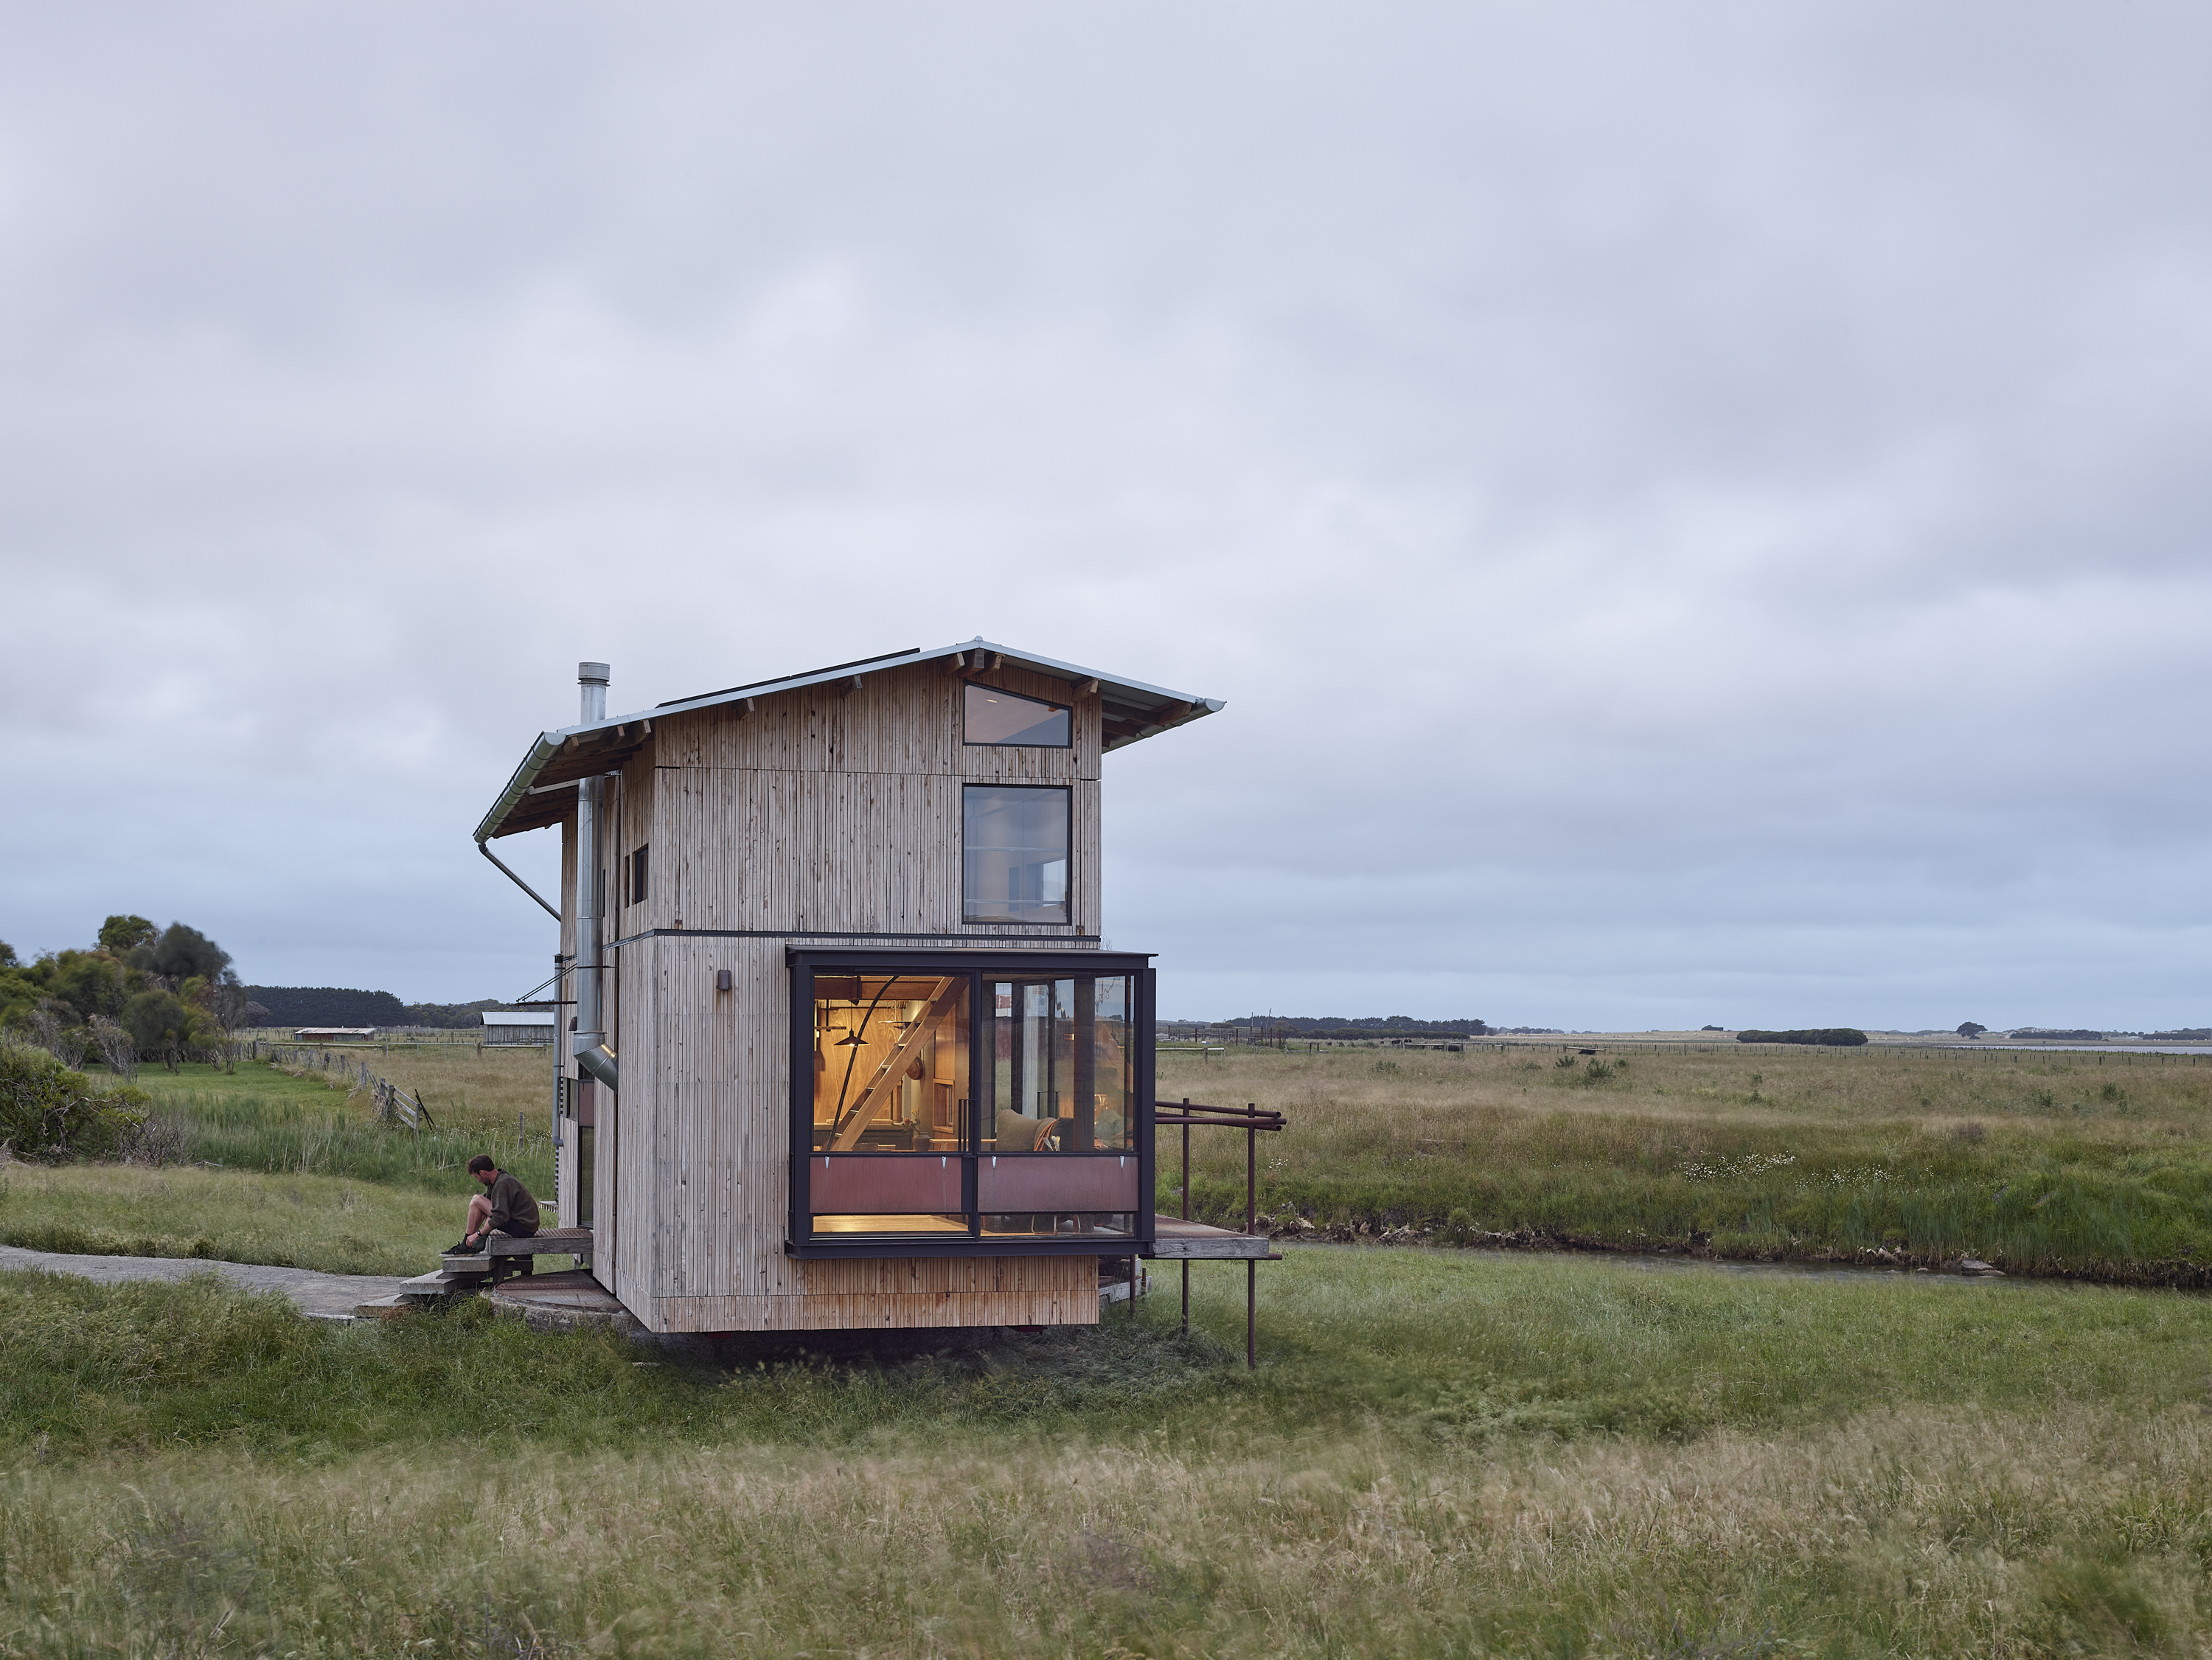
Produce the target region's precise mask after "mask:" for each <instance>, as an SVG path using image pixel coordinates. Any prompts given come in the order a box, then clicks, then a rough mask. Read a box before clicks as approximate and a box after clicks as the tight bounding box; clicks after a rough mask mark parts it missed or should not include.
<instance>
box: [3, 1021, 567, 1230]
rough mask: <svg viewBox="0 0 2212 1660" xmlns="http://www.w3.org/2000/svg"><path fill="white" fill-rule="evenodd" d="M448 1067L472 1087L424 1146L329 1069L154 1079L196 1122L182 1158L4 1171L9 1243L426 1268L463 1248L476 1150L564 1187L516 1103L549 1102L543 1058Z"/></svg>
mask: <svg viewBox="0 0 2212 1660" xmlns="http://www.w3.org/2000/svg"><path fill="white" fill-rule="evenodd" d="M429 1064H431V1065H435V1064H438V1063H437V1062H435V1061H433V1062H431V1063H429ZM449 1064H451V1065H452V1066H453V1068H454V1072H455V1073H456V1074H458V1082H459V1087H456V1088H454V1089H453V1090H451V1091H441V1090H440V1089H438V1088H436V1087H435V1086H434V1087H432V1088H431V1089H430V1091H428V1098H429V1101H430V1103H431V1105H432V1109H433V1111H434V1112H436V1111H437V1110H438V1108H439V1107H440V1106H441V1105H443V1106H444V1107H445V1108H446V1111H445V1112H444V1113H441V1114H440V1115H439V1118H438V1122H439V1128H438V1129H437V1130H435V1132H429V1133H425V1134H422V1135H413V1134H407V1133H405V1132H404V1131H400V1130H397V1129H394V1128H392V1127H390V1126H387V1125H382V1124H379V1123H377V1122H375V1119H374V1113H373V1111H372V1110H371V1106H370V1103H369V1099H368V1096H367V1095H366V1094H365V1093H362V1092H359V1091H354V1092H349V1091H345V1090H343V1089H340V1088H335V1087H332V1086H331V1085H329V1084H327V1083H326V1082H325V1080H324V1079H322V1077H321V1076H319V1074H310V1075H308V1076H306V1077H299V1076H293V1075H289V1074H287V1073H283V1072H280V1071H278V1070H276V1068H274V1067H268V1066H265V1065H258V1064H246V1065H241V1066H240V1067H238V1069H237V1070H236V1071H235V1072H234V1073H226V1072H224V1071H222V1069H221V1068H219V1067H212V1066H205V1065H186V1066H185V1067H182V1068H181V1069H180V1070H179V1071H178V1072H177V1073H168V1072H164V1071H157V1070H155V1069H154V1068H151V1067H149V1068H146V1069H145V1070H143V1071H142V1072H141V1073H140V1074H139V1084H140V1085H141V1087H142V1088H143V1089H144V1090H145V1091H147V1092H148V1093H149V1095H151V1096H152V1097H153V1098H154V1102H155V1111H156V1112H157V1113H159V1114H164V1115H167V1116H170V1117H172V1118H173V1119H175V1120H177V1121H179V1122H180V1124H181V1126H182V1130H183V1134H182V1138H181V1145H180V1146H179V1147H178V1148H177V1149H176V1155H177V1156H176V1159H175V1161H174V1162H172V1163H169V1164H162V1165H159V1166H148V1165H144V1164H71V1165H62V1166H49V1165H38V1164H20V1163H18V1164H9V1165H7V1166H5V1167H4V1168H0V1243H6V1244H11V1245H21V1246H27V1247H28V1248H30V1249H33V1250H59V1251H76V1252H86V1253H92V1254H95V1255H110V1254H112V1255H117V1256H204V1257H210V1258H214V1259H217V1260H221V1261H225V1262H267V1263H275V1264H277V1265H279V1266H283V1267H289V1268H320V1269H324V1270H326V1271H328V1272H331V1273H334V1274H421V1273H424V1272H426V1271H428V1269H430V1268H435V1267H436V1266H437V1260H436V1259H437V1253H438V1251H439V1250H440V1249H441V1247H443V1246H445V1245H447V1244H450V1243H453V1240H454V1239H456V1238H458V1237H459V1234H460V1231H461V1225H462V1223H463V1221H464V1219H465V1215H466V1210H467V1204H468V1198H469V1195H471V1194H472V1193H475V1192H477V1191H479V1190H480V1189H478V1188H477V1185H476V1183H474V1182H473V1181H472V1180H471V1178H470V1177H469V1175H468V1172H467V1168H466V1166H467V1163H468V1160H469V1158H470V1157H471V1155H472V1154H475V1153H477V1152H489V1153H490V1154H492V1156H493V1157H495V1158H497V1159H498V1160H499V1161H500V1163H501V1165H502V1167H504V1168H507V1169H511V1170H513V1171H515V1173H516V1174H517V1175H519V1176H520V1177H521V1178H522V1180H523V1183H524V1184H525V1185H526V1186H527V1187H529V1188H530V1189H531V1190H532V1192H534V1193H538V1194H541V1195H550V1192H551V1189H552V1185H553V1159H552V1148H551V1146H550V1140H549V1137H548V1135H547V1133H546V1128H545V1125H544V1121H543V1119H542V1118H539V1119H538V1120H536V1121H535V1122H532V1123H530V1125H529V1128H530V1130H531V1131H532V1134H528V1135H526V1137H525V1138H523V1140H522V1141H521V1143H520V1146H519V1147H518V1143H517V1137H516V1128H515V1122H514V1118H513V1114H512V1113H511V1112H510V1111H508V1110H507V1097H508V1095H509V1094H511V1093H513V1092H517V1091H519V1087H520V1083H521V1082H526V1081H528V1080H529V1079H534V1080H535V1082H536V1084H537V1085H538V1093H539V1096H540V1097H541V1098H542V1097H543V1095H544V1075H543V1065H544V1057H543V1055H539V1056H538V1058H537V1063H536V1064H535V1065H530V1064H527V1063H526V1059H525V1057H522V1056H518V1055H501V1056H498V1057H496V1058H488V1059H486V1060H485V1061H477V1060H476V1058H475V1056H474V1055H469V1056H468V1058H467V1059H466V1060H462V1059H461V1058H459V1057H455V1058H454V1059H453V1061H451V1062H450V1063H449ZM525 1073H526V1074H527V1077H524V1076H523V1074H525ZM387 1075H389V1074H387Z"/></svg>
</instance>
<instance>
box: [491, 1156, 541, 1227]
mask: <svg viewBox="0 0 2212 1660" xmlns="http://www.w3.org/2000/svg"><path fill="white" fill-rule="evenodd" d="M490 1198H491V1225H492V1226H493V1227H494V1228H495V1229H496V1230H497V1231H500V1232H501V1233H507V1234H513V1236H514V1237H517V1238H519V1239H527V1238H528V1237H530V1236H531V1235H532V1234H533V1233H535V1232H537V1231H538V1201H536V1200H535V1199H532V1197H531V1196H530V1189H528V1188H526V1187H524V1186H523V1185H522V1183H520V1182H518V1181H516V1180H515V1179H514V1177H512V1176H510V1175H508V1174H507V1172H506V1171H501V1172H500V1173H499V1179H498V1180H497V1181H495V1182H494V1183H492V1184H491V1194H490Z"/></svg>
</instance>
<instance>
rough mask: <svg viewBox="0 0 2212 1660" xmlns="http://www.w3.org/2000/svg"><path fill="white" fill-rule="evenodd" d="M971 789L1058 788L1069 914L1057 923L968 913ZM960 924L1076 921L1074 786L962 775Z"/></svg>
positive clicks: (1062, 924) (1008, 925) (997, 925)
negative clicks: (1062, 809) (1063, 825)
mask: <svg viewBox="0 0 2212 1660" xmlns="http://www.w3.org/2000/svg"><path fill="white" fill-rule="evenodd" d="M970 790H1035V791H1037V792H1039V793H1040V794H1042V792H1045V791H1048V790H1057V791H1058V792H1059V793H1060V805H1061V806H1063V807H1065V808H1066V813H1067V829H1066V841H1065V842H1063V843H1062V845H1063V846H1064V847H1065V848H1066V849H1067V880H1066V885H1065V886H1064V887H1063V889H1062V890H1061V899H1060V909H1062V910H1064V911H1065V912H1066V915H1064V916H1062V917H1061V918H1060V920H1059V921H1057V922H1040V921H1022V920H1020V919H1018V918H1014V917H1008V916H970V915H969V914H968V792H969V791H970ZM960 926H961V927H964V928H1024V927H1028V928H1070V927H1075V926H1076V920H1075V786H1074V785H1073V784H1032V783H1030V781H1027V780H1026V779H1012V778H1009V779H993V778H963V780H961V781H960Z"/></svg>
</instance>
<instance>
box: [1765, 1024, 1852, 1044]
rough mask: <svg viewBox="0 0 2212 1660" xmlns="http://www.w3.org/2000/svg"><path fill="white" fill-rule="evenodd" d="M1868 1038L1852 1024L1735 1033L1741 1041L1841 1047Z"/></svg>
mask: <svg viewBox="0 0 2212 1660" xmlns="http://www.w3.org/2000/svg"><path fill="white" fill-rule="evenodd" d="M1866 1040H1867V1035H1866V1034H1865V1033H1864V1032H1863V1031H1857V1030H1856V1029H1854V1028H1852V1027H1850V1026H1827V1027H1824V1028H1822V1029H1821V1030H1820V1031H1740V1032H1738V1033H1736V1035H1735V1041H1736V1042H1737V1043H1833V1044H1835V1045H1837V1046H1838V1047H1839V1048H1849V1047H1850V1046H1851V1045H1853V1044H1857V1043H1865V1042H1866Z"/></svg>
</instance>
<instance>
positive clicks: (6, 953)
mask: <svg viewBox="0 0 2212 1660" xmlns="http://www.w3.org/2000/svg"><path fill="white" fill-rule="evenodd" d="M19 967H21V964H19V963H17V962H16V960H15V947H14V946H11V945H9V943H8V942H7V941H6V940H5V939H0V969H12V968H19Z"/></svg>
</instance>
